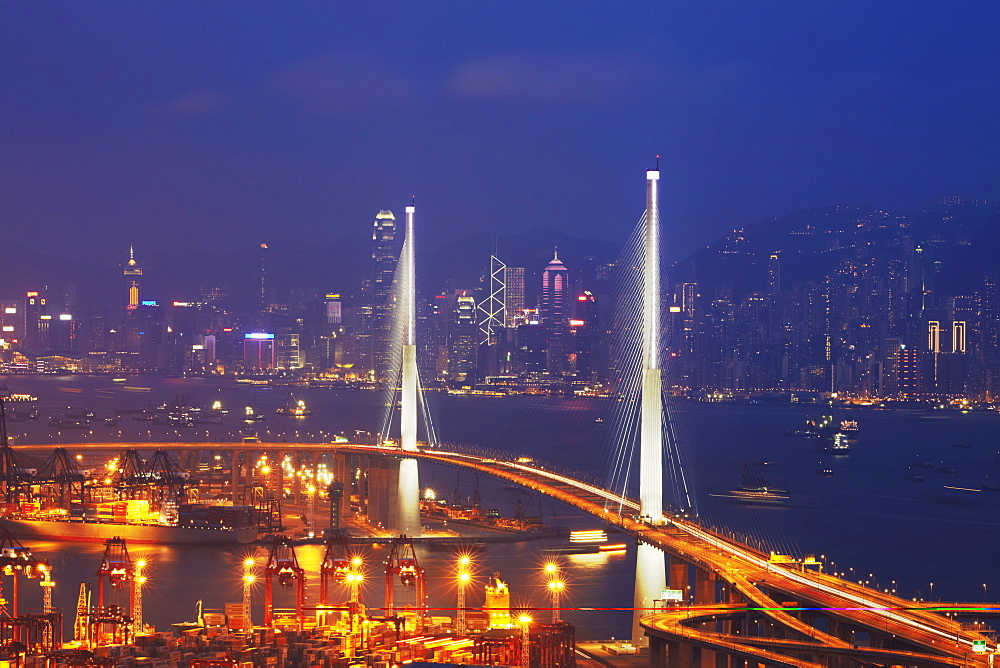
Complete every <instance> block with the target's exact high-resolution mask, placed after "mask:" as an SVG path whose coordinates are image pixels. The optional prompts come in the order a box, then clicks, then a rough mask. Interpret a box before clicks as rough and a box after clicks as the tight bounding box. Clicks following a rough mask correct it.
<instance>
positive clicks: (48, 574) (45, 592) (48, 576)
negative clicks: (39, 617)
mask: <svg viewBox="0 0 1000 668" xmlns="http://www.w3.org/2000/svg"><path fill="white" fill-rule="evenodd" d="M39 570H41V571H42V581H41V582H39V583H38V584H40V585H41V586H42V612H43V613H44V614H46V615H47V614H49V613H50V612H52V588H53V587H55V586H56V583H55V582H54V581H53V580H52V568H51V567H50V566H49V565H48V564H42V565H41V566H39Z"/></svg>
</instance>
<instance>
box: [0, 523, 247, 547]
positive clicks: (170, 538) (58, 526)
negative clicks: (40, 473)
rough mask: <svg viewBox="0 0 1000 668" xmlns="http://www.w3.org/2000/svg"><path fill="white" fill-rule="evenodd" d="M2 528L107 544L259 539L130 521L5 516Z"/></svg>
mask: <svg viewBox="0 0 1000 668" xmlns="http://www.w3.org/2000/svg"><path fill="white" fill-rule="evenodd" d="M0 525H3V526H6V527H7V528H8V529H9V530H10V531H11V532H12V533H14V534H17V535H18V536H23V537H25V538H36V539H44V540H59V541H83V542H92V543H103V542H104V541H106V540H108V539H109V538H115V537H121V538H125V539H127V540H128V541H129V542H130V543H155V544H157V545H247V544H249V543H253V542H254V541H255V540H257V535H258V533H257V527H256V526H254V525H248V526H242V527H223V526H219V527H193V526H169V525H161V524H133V523H130V522H125V523H119V522H83V521H79V520H71V519H29V518H20V517H4V518H2V519H0Z"/></svg>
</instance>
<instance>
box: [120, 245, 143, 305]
mask: <svg viewBox="0 0 1000 668" xmlns="http://www.w3.org/2000/svg"><path fill="white" fill-rule="evenodd" d="M122 273H123V275H124V277H125V308H126V309H127V310H129V311H134V310H136V309H137V308H139V290H140V289H141V288H142V267H141V266H139V263H138V262H136V261H135V249H133V248H132V246H129V247H128V262H126V263H125V270H124V271H123V272H122Z"/></svg>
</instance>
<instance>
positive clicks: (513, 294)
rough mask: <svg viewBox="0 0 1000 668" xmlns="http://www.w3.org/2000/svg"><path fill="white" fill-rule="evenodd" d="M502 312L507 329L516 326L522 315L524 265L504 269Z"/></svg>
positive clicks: (521, 319) (519, 322)
mask: <svg viewBox="0 0 1000 668" xmlns="http://www.w3.org/2000/svg"><path fill="white" fill-rule="evenodd" d="M503 283H504V300H505V301H504V307H503V310H504V314H505V315H506V317H507V322H506V326H507V328H508V329H511V328H513V327H517V326H518V325H519V324H521V322H522V321H523V317H524V267H506V268H505V269H504V280H503Z"/></svg>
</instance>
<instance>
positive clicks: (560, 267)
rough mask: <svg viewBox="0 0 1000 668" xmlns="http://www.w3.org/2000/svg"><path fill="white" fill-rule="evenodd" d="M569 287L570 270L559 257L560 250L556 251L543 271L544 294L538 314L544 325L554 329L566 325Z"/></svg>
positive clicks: (559, 328)
mask: <svg viewBox="0 0 1000 668" xmlns="http://www.w3.org/2000/svg"><path fill="white" fill-rule="evenodd" d="M568 289H569V270H568V269H566V265H564V264H563V263H562V260H560V259H559V252H558V251H556V252H555V253H554V255H553V256H552V260H551V261H550V262H549V264H548V266H547V267H545V270H544V271H543V272H542V295H541V299H540V301H539V304H538V315H539V316H540V322H541V324H542V325H543V326H546V327H549V328H550V329H553V330H561V329H562V328H563V327H565V326H566V316H567V312H566V307H567V293H568Z"/></svg>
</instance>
